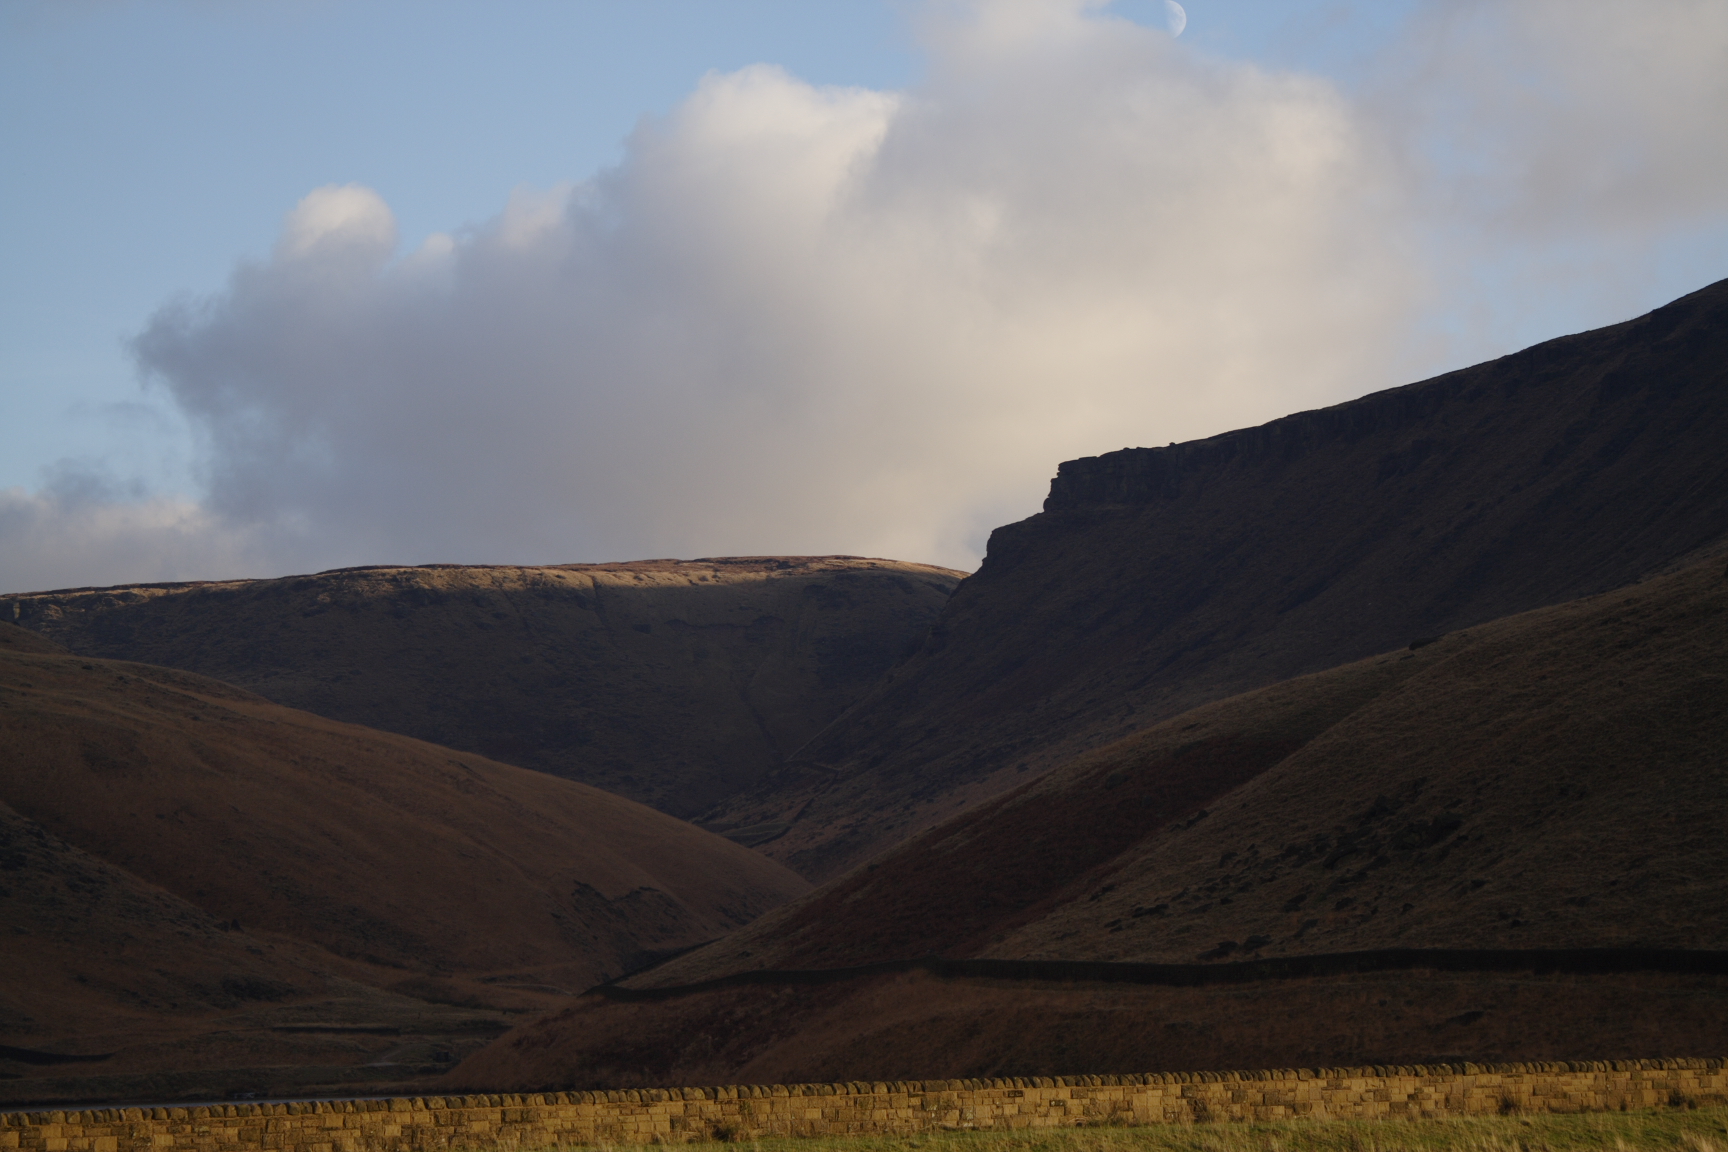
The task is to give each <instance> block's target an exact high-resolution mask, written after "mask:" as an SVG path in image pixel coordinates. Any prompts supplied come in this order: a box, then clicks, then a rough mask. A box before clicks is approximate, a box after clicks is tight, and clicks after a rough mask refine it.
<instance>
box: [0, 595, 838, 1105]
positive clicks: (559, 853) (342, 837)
mask: <svg viewBox="0 0 1728 1152" xmlns="http://www.w3.org/2000/svg"><path fill="white" fill-rule="evenodd" d="M808 887H809V886H808V884H806V883H805V882H804V881H803V880H801V879H799V878H798V877H797V876H796V875H794V874H793V873H791V872H789V871H788V870H786V869H785V868H783V867H781V866H780V865H778V864H775V863H774V862H772V861H770V860H768V859H766V858H764V857H762V856H761V855H759V854H757V853H755V852H753V851H750V850H749V849H746V848H743V847H741V846H739V845H737V844H734V843H732V842H730V841H727V840H725V839H723V838H721V837H719V836H715V835H713V834H710V833H707V832H704V831H702V830H700V829H698V828H695V827H693V826H691V825H689V824H686V823H684V822H682V821H679V820H676V819H674V818H672V817H670V816H667V815H664V814H662V813H659V812H656V811H654V810H652V809H650V808H647V807H645V806H643V805H640V804H637V803H635V802H633V801H630V800H626V799H624V798H622V797H619V796H614V795H612V794H610V793H606V792H602V791H600V790H598V789H595V788H591V787H588V786H586V785H583V784H578V783H575V782H573V781H568V780H561V779H557V778H555V777H552V776H549V775H545V774H543V773H537V772H532V771H528V770H526V769H522V768H516V767H511V766H508V765H504V764H498V763H495V762H493V761H489V760H486V759H484V758H482V757H479V756H475V755H472V754H469V753H460V752H455V751H452V750H450V749H446V748H441V747H438V746H436V745H432V744H427V743H423V742H421V741H418V740H414V739H411V738H409V737H406V736H399V735H394V734H390V733H383V732H377V731H373V730H369V729H365V728H361V727H358V726H356V725H352V724H344V723H340V722H337V721H333V720H328V719H324V718H321V717H318V716H314V715H311V714H309V713H305V712H298V711H295V710H292V709H289V708H284V707H282V706H280V705H277V704H272V703H270V702H268V701H266V700H264V699H262V698H260V697H258V696H255V695H253V694H251V693H249V692H246V691H244V690H241V689H238V688H235V687H232V686H230V685H227V684H223V683H220V682H218V681H215V680H211V679H207V678H205V677H202V676H197V675H194V674H190V673H185V672H180V671H174V670H170V669H165V668H160V667H154V666H149V665H143V664H136V663H126V662H120V661H108V660H100V659H93V658H86V657H78V656H73V655H70V654H68V653H66V652H65V651H64V650H63V649H60V648H58V646H56V645H54V644H52V643H51V642H49V641H47V640H46V639H44V638H42V637H40V636H37V635H35V634H34V633H31V632H28V631H26V630H24V629H20V628H17V627H15V626H13V625H10V624H0V924H4V925H5V929H4V932H5V939H6V941H7V943H6V945H5V948H4V949H0V952H3V956H0V973H3V974H4V979H3V980H0V1045H3V1046H4V1047H0V1072H8V1073H10V1074H11V1075H12V1076H13V1077H17V1076H19V1075H26V1074H27V1075H30V1076H41V1075H47V1074H48V1073H50V1072H53V1073H54V1074H56V1075H58V1074H60V1073H61V1072H65V1071H66V1070H68V1069H70V1070H71V1071H82V1072H86V1073H89V1074H92V1075H94V1074H96V1073H103V1074H106V1073H109V1072H113V1073H114V1074H122V1073H124V1074H131V1075H146V1074H150V1075H165V1074H167V1073H169V1072H176V1073H178V1072H185V1071H186V1070H187V1069H188V1067H190V1068H192V1069H194V1070H195V1069H197V1068H200V1067H202V1068H214V1069H223V1068H227V1069H234V1068H236V1067H245V1066H248V1062H249V1061H250V1062H251V1063H261V1064H268V1065H271V1066H276V1065H293V1064H297V1063H305V1062H306V1061H307V1060H311V1059H313V1058H314V1057H315V1058H316V1060H317V1061H321V1062H323V1063H325V1064H333V1065H344V1066H346V1065H349V1064H353V1065H356V1066H358V1065H361V1064H365V1063H367V1062H368V1061H367V1059H365V1058H363V1057H364V1056H365V1055H366V1050H365V1049H364V1047H357V1046H356V1045H357V1043H358V1040H357V1037H358V1038H360V1039H364V1038H365V1037H367V1036H372V1037H377V1036H383V1035H396V1034H399V1033H413V1032H414V1031H415V1029H416V1028H422V1027H425V1028H433V1030H434V1032H436V1030H437V1029H443V1030H444V1032H443V1033H440V1034H447V1033H449V1032H450V1031H451V1030H452V1029H454V1030H455V1032H456V1033H459V1034H460V1033H463V1031H464V1029H466V1030H467V1034H469V1035H472V1034H473V1033H474V1030H475V1029H479V1035H480V1036H481V1037H484V1036H485V1035H488V1034H490V1033H491V1032H495V1031H497V1029H498V1027H501V1025H500V1023H499V1021H500V1020H501V1019H502V1017H501V1015H500V1013H501V1012H502V1011H505V1010H515V1011H520V1010H527V1009H532V1008H535V1007H538V1006H540V1005H541V1004H543V1003H545V1002H547V997H546V996H545V995H539V994H537V993H544V992H547V991H554V990H563V991H566V992H568V991H573V990H580V989H582V988H585V987H587V986H589V985H591V984H594V983H596V982H598V981H600V980H604V979H607V978H610V977H615V976H617V975H619V974H621V973H623V972H625V971H628V970H630V969H631V968H632V967H635V966H638V965H640V964H642V963H644V962H646V961H647V960H649V959H651V958H653V957H654V956H655V955H657V954H660V953H663V952H665V951H668V950H677V949H680V948H687V947H689V946H691V945H693V944H697V943H700V942H702V941H704V940H708V939H712V938H713V937H715V936H718V935H721V934H723V933H725V932H727V931H730V930H732V929H734V928H737V927H739V926H740V925H743V924H745V923H748V922H749V921H750V920H751V919H753V918H754V917H756V916H757V915H759V914H760V913H762V912H763V911H765V910H767V909H769V908H772V907H774V906H775V905H777V904H780V903H782V902H784V901H786V900H787V899H790V898H792V897H794V896H797V895H800V894H802V893H803V892H805V891H807V890H808ZM428 1020H429V1021H430V1023H427V1022H426V1021H428ZM368 1030H370V1031H368ZM315 1034H316V1035H315ZM242 1038H245V1040H246V1043H245V1044H242V1043H241V1040H242ZM266 1041H267V1043H266ZM373 1042H374V1043H376V1041H375V1040H374V1041H373ZM390 1043H391V1045H392V1046H395V1047H400V1044H399V1042H396V1041H392V1042H390ZM247 1045H250V1048H249V1049H248V1048H247ZM445 1046H446V1047H448V1045H447V1044H446V1045H445ZM333 1049H334V1051H333ZM243 1050H245V1051H243ZM246 1051H251V1056H250V1057H248V1056H247V1055H246ZM17 1052H23V1053H25V1056H22V1057H20V1056H17V1055H16V1053H17ZM30 1053H37V1054H39V1055H41V1054H46V1058H45V1059H41V1060H35V1061H34V1062H33V1058H30V1057H29V1054H30ZM67 1054H72V1055H104V1056H109V1059H108V1060H106V1061H99V1062H91V1063H90V1064H89V1067H87V1068H86V1067H84V1066H83V1065H81V1064H79V1063H78V1062H77V1061H70V1060H60V1059H58V1057H60V1056H64V1055H67ZM110 1054H113V1055H110ZM431 1058H432V1057H431V1055H430V1053H429V1052H428V1054H426V1055H425V1056H424V1060H430V1059H431ZM189 1060H190V1061H192V1063H191V1064H190V1065H188V1063H187V1061H189ZM98 1065H100V1066H98ZM62 1066H64V1067H62ZM392 1070H393V1072H394V1074H395V1075H397V1076H398V1077H399V1078H400V1077H403V1076H406V1075H409V1074H411V1073H412V1072H413V1069H412V1068H411V1067H406V1066H403V1067H395V1066H394V1065H392ZM259 1075H264V1074H263V1073H260V1074H259ZM269 1075H271V1076H278V1077H280V1076H286V1075H287V1072H286V1071H284V1070H283V1069H278V1071H277V1072H275V1073H270V1074H269ZM286 1082H287V1083H290V1084H292V1083H294V1080H293V1077H292V1076H288V1079H287V1081H286ZM324 1082H325V1083H328V1082H329V1081H328V1079H326V1081H324ZM9 1085H13V1081H12V1080H8V1079H6V1078H5V1077H0V1099H4V1098H17V1092H18V1091H26V1092H27V1091H28V1090H29V1088H30V1086H29V1085H22V1086H21V1087H20V1086H15V1085H14V1086H12V1087H8V1086H9ZM134 1090H136V1085H134ZM187 1090H191V1088H190V1087H188V1088H187ZM201 1090H202V1091H204V1092H206V1093H207V1092H208V1091H209V1090H210V1089H209V1087H208V1086H205V1087H203V1088H202V1089H201ZM56 1091H59V1090H58V1089H57V1090H56ZM134 1098H135V1097H134Z"/></svg>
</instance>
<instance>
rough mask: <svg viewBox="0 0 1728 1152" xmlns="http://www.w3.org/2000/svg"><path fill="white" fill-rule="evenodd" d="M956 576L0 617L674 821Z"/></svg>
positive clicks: (850, 694) (823, 701)
mask: <svg viewBox="0 0 1728 1152" xmlns="http://www.w3.org/2000/svg"><path fill="white" fill-rule="evenodd" d="M963 575H964V574H963V573H959V572H952V571H949V570H948V569H944V568H934V567H930V566H927V565H922V564H906V563H900V562H897V561H891V560H864V559H858V558H854V557H794V558H780V557H766V558H762V557H756V558H750V557H746V558H735V559H718V560H696V561H677V560H650V561H641V562H637V563H630V564H591V565H576V564H568V565H558V566H552V567H541V568H521V567H462V566H453V565H432V566H423V567H418V568H403V567H396V568H392V567H374V568H361V569H344V570H339V571H334V572H323V573H319V574H318V575H315V576H291V577H285V578H282V579H276V580H235V581H223V582H203V583H194V584H174V585H136V586H126V587H116V588H94V589H74V590H71V591H63V592H50V593H36V594H28V595H15V596H0V619H6V620H13V621H15V622H16V623H18V624H20V625H22V626H24V627H26V628H29V629H32V630H34V631H36V632H39V633H41V634H43V635H46V636H49V637H51V638H52V639H54V640H56V641H58V642H60V643H62V644H64V645H65V646H66V647H68V648H70V649H71V650H73V651H74V652H78V653H80V654H83V655H89V656H101V657H106V658H111V659H121V660H136V661H140V662H144V663H150V664H160V665H165V666H167V667H171V668H182V669H186V670H188V671H192V672H197V673H200V674H202V675H206V676H211V677H215V678H217V679H220V680H223V681H226V682H228V683H231V684H237V685H240V686H241V687H244V688H248V689H250V690H252V691H254V692H257V693H258V694H260V695H262V696H264V697H266V698H268V699H270V700H273V701H275V702H276V703H278V704H285V705H288V706H290V707H294V708H303V709H305V710H307V711H309V712H316V713H318V714H319V715H321V716H328V717H330V718H332V719H337V720H346V721H348V722H350V723H355V724H364V725H366V726H368V727H372V728H381V729H384V730H386V731H391V732H400V733H403V734H405V735H409V736H415V737H418V738H420V739H423V740H429V741H433V742H435V743H439V744H443V745H446V746H448V747H452V748H459V749H463V750H466V751H470V752H477V753H479V754H481V755H485V756H489V757H493V758H496V759H498V760H502V761H504V762H506V763H511V764H517V765H521V766H523V767H526V768H534V769H538V770H540V771H543V772H549V773H552V774H554V775H558V776H563V777H566V778H569V779H573V780H579V781H581V782H583V783H587V784H592V785H594V786H596V787H599V788H604V789H606V790H607V791H610V792H616V793H618V794H619V795H623V796H628V797H630V798H631V799H634V800H639V801H641V802H643V803H645V804H648V805H650V806H652V807H656V808H659V809H660V810H661V811H664V812H670V813H672V814H673V815H676V816H681V817H688V816H691V815H693V814H695V813H698V812H700V811H702V810H704V809H706V808H708V807H710V806H712V805H713V804H715V803H717V802H719V801H720V800H722V799H724V798H726V797H729V796H731V795H733V794H735V793H736V792H738V791H740V790H741V789H743V788H745V787H747V786H748V785H750V784H753V783H754V782H756V781H757V780H759V779H760V778H761V777H762V776H763V775H764V774H765V773H766V772H767V771H769V770H770V769H771V768H773V767H775V766H777V765H778V764H779V763H780V762H781V760H782V759H783V758H784V757H785V756H786V755H787V754H788V753H790V752H792V751H793V750H795V749H796V748H797V747H798V746H799V745H801V744H803V743H804V742H805V741H806V740H808V739H809V738H810V737H811V736H813V735H814V734H815V733H816V732H817V731H818V730H819V729H821V728H822V727H823V726H824V725H825V724H827V723H828V722H829V721H831V720H832V719H834V717H836V716H838V715H839V714H840V713H841V711H843V710H844V709H845V708H846V707H848V706H849V705H851V704H852V703H853V702H854V701H856V700H857V699H858V698H859V697H860V696H862V695H863V694H864V693H865V692H866V691H867V690H868V689H869V688H870V686H871V685H873V684H874V683H875V682H876V680H877V679H878V678H879V677H880V676H881V674H882V673H883V672H884V671H885V670H886V669H887V668H888V667H889V666H891V665H892V664H893V663H894V662H895V661H897V660H898V659H900V658H901V657H902V656H904V655H905V653H906V651H907V649H908V648H909V647H910V646H912V645H915V644H916V643H917V641H918V640H919V638H920V637H922V635H923V634H924V632H925V631H927V630H928V628H929V626H930V624H931V623H932V622H933V621H934V620H935V618H936V616H937V614H938V613H939V612H940V611H941V608H942V606H943V605H944V604H945V603H946V602H947V600H948V597H949V594H950V593H951V592H952V591H953V589H954V587H955V585H956V584H957V583H958V582H959V581H960V579H961V578H962V576H963ZM736 823H737V822H732V824H733V826H734V827H735V826H736ZM757 823H760V822H757ZM768 834H772V832H771V831H770V832H769V833H768ZM761 835H763V833H760V832H749V831H745V832H742V833H740V834H739V836H738V838H739V839H741V840H743V841H745V842H750V841H752V840H753V839H756V838H759V837H760V836H761Z"/></svg>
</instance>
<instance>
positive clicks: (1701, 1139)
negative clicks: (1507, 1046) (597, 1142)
mask: <svg viewBox="0 0 1728 1152" xmlns="http://www.w3.org/2000/svg"><path fill="white" fill-rule="evenodd" d="M688 1147H689V1148H691V1149H704V1150H719V1149H722V1148H724V1149H728V1150H730V1149H741V1148H748V1149H749V1150H750V1152H909V1150H913V1149H916V1150H917V1152H1583V1150H1585V1149H1590V1150H1596V1149H1612V1150H1613V1152H1658V1150H1660V1152H1728V1109H1724V1108H1706V1109H1700V1110H1697V1111H1685V1110H1672V1111H1666V1110H1665V1111H1651V1112H1597V1113H1583V1114H1575V1115H1535V1116H1469V1117H1449V1118H1444V1119H1432V1120H1290V1121H1275V1122H1267V1123H1258V1124H1182V1125H1174V1124H1172V1125H1155V1126H1151V1127H1145V1128H1077V1129H1042V1130H1039V1131H1036V1132H1033V1131H1023V1132H1012V1133H1009V1132H943V1133H938V1134H934V1135H927V1136H916V1137H911V1138H905V1137H884V1136H853V1137H811V1138H804V1139H773V1140H753V1141H748V1142H741V1143H737V1144H730V1145H721V1144H692V1145H688ZM602 1148H603V1149H604V1150H605V1152H624V1149H615V1148H613V1147H611V1146H608V1145H602Z"/></svg>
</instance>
